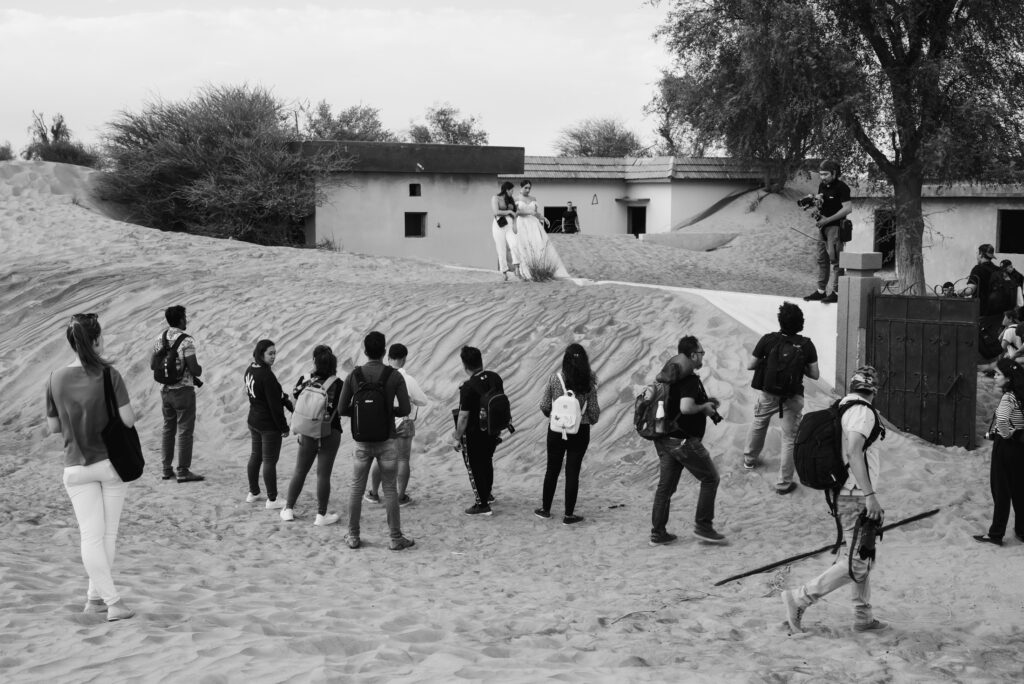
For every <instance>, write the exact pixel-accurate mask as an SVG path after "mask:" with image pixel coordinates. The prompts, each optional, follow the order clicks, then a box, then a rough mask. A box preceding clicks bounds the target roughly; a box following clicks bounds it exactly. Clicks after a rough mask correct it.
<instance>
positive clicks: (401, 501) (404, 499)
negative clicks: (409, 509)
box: [398, 494, 412, 506]
mask: <svg viewBox="0 0 1024 684" xmlns="http://www.w3.org/2000/svg"><path fill="white" fill-rule="evenodd" d="M411 503H412V497H410V496H409V495H408V494H403V495H402V496H400V497H398V505H399V506H408V505H409V504H411Z"/></svg>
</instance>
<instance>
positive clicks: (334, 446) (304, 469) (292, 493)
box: [285, 430, 341, 515]
mask: <svg viewBox="0 0 1024 684" xmlns="http://www.w3.org/2000/svg"><path fill="white" fill-rule="evenodd" d="M339 446H341V433H340V432H338V431H337V430H332V431H331V434H329V435H327V436H326V437H323V438H321V439H314V438H312V437H308V436H306V435H299V453H298V454H297V455H296V456H295V472H294V473H293V474H292V481H291V483H290V484H289V485H288V500H287V503H286V504H285V507H286V508H295V502H296V501H297V500H298V498H299V494H301V493H302V485H304V484H305V483H306V475H308V474H309V469H310V468H312V467H313V461H316V510H317V513H319V514H320V515H327V501H328V500H329V499H330V498H331V472H332V471H333V470H334V458H335V457H336V456H337V455H338V447H339Z"/></svg>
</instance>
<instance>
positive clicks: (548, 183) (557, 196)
mask: <svg viewBox="0 0 1024 684" xmlns="http://www.w3.org/2000/svg"><path fill="white" fill-rule="evenodd" d="M530 180H531V182H532V183H533V190H532V191H531V193H532V194H533V196H534V197H536V198H537V199H538V201H539V203H540V207H541V210H542V211H543V208H544V207H563V208H564V207H565V203H566V202H572V203H573V205H574V206H575V207H576V213H578V214H579V216H580V227H581V228H582V229H583V232H585V233H587V234H589V235H624V234H625V233H626V209H625V207H623V206H621V205H620V204H619V203H617V202H615V198H616V197H622V196H623V195H625V194H626V184H625V182H623V181H619V180H606V181H604V180H596V181H591V180H554V179H546V178H538V179H536V180H534V179H530ZM513 182H514V183H515V184H516V190H515V192H516V193H518V190H519V181H518V180H514V181H513ZM497 191H498V190H497V184H495V190H494V192H497ZM594 195H597V204H593V201H594Z"/></svg>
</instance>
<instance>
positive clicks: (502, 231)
mask: <svg viewBox="0 0 1024 684" xmlns="http://www.w3.org/2000/svg"><path fill="white" fill-rule="evenodd" d="M514 187H515V185H513V184H512V183H511V182H509V181H505V182H504V183H502V184H501V192H499V193H498V194H497V195H494V196H493V197H491V214H493V217H494V220H493V221H492V222H491V237H493V238H494V249H495V250H496V251H497V252H498V270H499V271H501V275H502V277H503V278H504V279H505V280H508V272H509V270H510V269H509V267H508V257H507V256H506V254H505V253H506V251H508V252H511V253H512V269H511V270H513V271H515V274H516V275H517V276H518V277H519V278H522V277H523V276H522V275H521V274H520V273H519V251H518V245H517V244H516V203H515V200H514V199H513V198H512V188H514Z"/></svg>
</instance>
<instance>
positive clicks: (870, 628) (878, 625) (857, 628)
mask: <svg viewBox="0 0 1024 684" xmlns="http://www.w3.org/2000/svg"><path fill="white" fill-rule="evenodd" d="M883 629H889V623H888V622H882V621H881V620H872V621H871V622H859V623H857V624H855V625H854V626H853V631H854V632H881V631H882V630H883Z"/></svg>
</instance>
